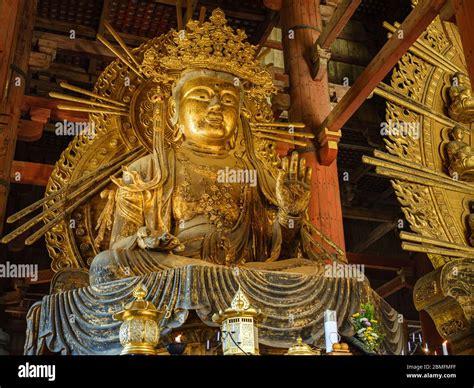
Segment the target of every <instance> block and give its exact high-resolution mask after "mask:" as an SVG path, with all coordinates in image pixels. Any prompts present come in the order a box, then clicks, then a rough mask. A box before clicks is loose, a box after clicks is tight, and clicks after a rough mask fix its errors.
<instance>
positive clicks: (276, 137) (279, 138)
mask: <svg viewBox="0 0 474 388" xmlns="http://www.w3.org/2000/svg"><path fill="white" fill-rule="evenodd" d="M254 136H256V137H258V138H259V139H265V140H274V141H281V142H282V143H288V144H292V145H299V146H302V147H307V146H308V144H307V143H305V142H304V141H299V140H290V139H283V138H281V137H278V136H272V135H263V134H259V133H254Z"/></svg>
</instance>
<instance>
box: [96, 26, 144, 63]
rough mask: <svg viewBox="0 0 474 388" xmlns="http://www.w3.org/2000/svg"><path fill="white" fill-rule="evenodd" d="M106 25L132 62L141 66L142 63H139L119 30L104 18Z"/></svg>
mask: <svg viewBox="0 0 474 388" xmlns="http://www.w3.org/2000/svg"><path fill="white" fill-rule="evenodd" d="M104 26H105V28H106V29H107V30H108V31H109V32H110V33H111V34H112V36H113V37H114V39H115V40H116V41H117V43H118V44H119V45H120V47H122V49H123V51H125V53H126V54H127V55H128V56H129V57H130V59H131V60H132V62H133V63H134V64H135V66H137V68H140V64H139V63H138V61H137V59H136V58H135V56H134V55H133V54H132V52H131V51H130V49H129V48H128V47H127V45H126V44H125V42H124V41H123V39H122V38H121V37H120V35H119V34H118V33H117V31H115V30H114V28H113V27H112V26H111V24H110V23H109V22H108V21H107V20H104Z"/></svg>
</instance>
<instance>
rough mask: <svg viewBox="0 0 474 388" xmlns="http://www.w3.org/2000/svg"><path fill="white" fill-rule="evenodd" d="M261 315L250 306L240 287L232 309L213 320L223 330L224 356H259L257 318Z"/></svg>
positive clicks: (215, 316)
mask: <svg viewBox="0 0 474 388" xmlns="http://www.w3.org/2000/svg"><path fill="white" fill-rule="evenodd" d="M259 315H260V310H257V309H255V308H253V307H251V306H250V302H249V300H248V299H247V297H246V296H245V294H244V293H243V292H242V290H241V289H240V287H239V289H238V291H237V293H236V294H235V296H234V299H233V300H232V303H231V307H230V308H227V309H225V310H224V311H222V310H221V311H219V314H214V315H213V316H212V320H213V321H214V322H217V323H219V324H220V325H221V328H222V350H223V354H224V356H229V355H258V354H259V347H258V328H257V326H256V318H257V317H258V316H259Z"/></svg>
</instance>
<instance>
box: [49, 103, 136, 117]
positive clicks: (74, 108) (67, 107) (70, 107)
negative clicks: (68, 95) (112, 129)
mask: <svg viewBox="0 0 474 388" xmlns="http://www.w3.org/2000/svg"><path fill="white" fill-rule="evenodd" d="M58 109H62V110H71V111H74V112H87V113H104V114H111V115H119V116H128V115H129V114H130V113H129V112H120V111H116V110H105V109H91V108H82V107H80V106H74V105H62V104H58Z"/></svg>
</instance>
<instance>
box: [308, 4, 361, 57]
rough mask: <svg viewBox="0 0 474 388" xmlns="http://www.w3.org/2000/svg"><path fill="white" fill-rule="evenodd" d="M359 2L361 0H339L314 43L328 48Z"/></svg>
mask: <svg viewBox="0 0 474 388" xmlns="http://www.w3.org/2000/svg"><path fill="white" fill-rule="evenodd" d="M360 2H361V0H342V1H340V2H339V4H338V6H337V8H336V10H335V11H334V13H333V15H332V16H331V19H329V23H328V24H326V26H325V27H324V29H323V32H321V35H320V36H319V38H318V40H317V41H316V43H315V45H319V46H320V47H321V48H323V49H329V48H330V47H331V45H332V44H333V43H334V41H335V40H336V38H337V37H338V36H339V34H340V33H341V31H342V30H343V29H344V27H345V26H346V24H347V22H348V21H349V19H350V18H351V17H352V15H353V14H354V12H355V11H356V9H357V7H358V6H359V4H360Z"/></svg>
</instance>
